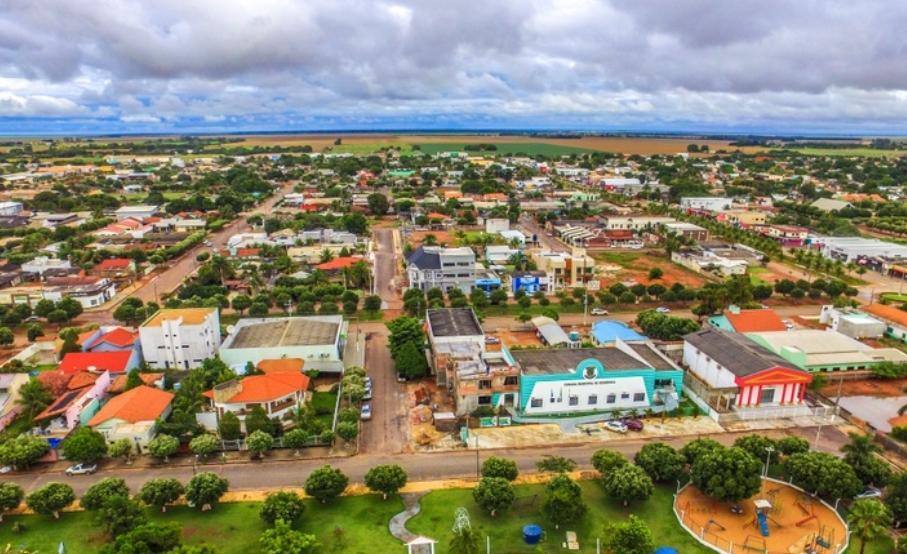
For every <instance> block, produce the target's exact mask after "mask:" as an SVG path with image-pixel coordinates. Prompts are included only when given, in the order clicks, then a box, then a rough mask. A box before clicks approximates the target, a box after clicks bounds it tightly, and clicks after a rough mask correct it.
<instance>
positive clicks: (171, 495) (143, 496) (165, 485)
mask: <svg viewBox="0 0 907 554" xmlns="http://www.w3.org/2000/svg"><path fill="white" fill-rule="evenodd" d="M185 492H186V489H185V488H184V487H183V485H182V484H181V483H180V482H179V481H177V480H176V479H167V478H158V479H151V480H149V481H146V482H145V484H144V485H142V488H141V490H139V494H138V498H139V500H141V501H142V502H144V503H145V504H147V505H149V506H154V507H155V508H160V509H161V511H162V512H166V511H167V505H168V504H173V503H174V502H176V501H177V500H179V498H180V497H181V496H182V495H183V493H185Z"/></svg>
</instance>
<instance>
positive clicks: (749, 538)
mask: <svg viewBox="0 0 907 554" xmlns="http://www.w3.org/2000/svg"><path fill="white" fill-rule="evenodd" d="M674 511H675V513H676V514H677V518H678V519H679V520H680V521H681V522H682V523H683V525H684V526H685V527H686V528H687V530H688V531H689V532H690V533H692V534H693V535H695V536H697V537H699V538H700V539H701V540H702V541H703V542H705V543H707V544H708V545H709V546H711V547H713V548H715V549H716V550H719V551H721V552H727V553H730V554H756V553H763V554H837V553H839V552H843V551H844V549H845V548H846V546H847V528H846V526H845V524H844V521H843V520H842V519H841V517H840V516H839V515H838V514H837V512H835V511H834V509H832V508H831V507H830V506H828V505H827V504H825V503H824V502H821V501H820V500H819V499H818V498H814V497H812V496H810V495H808V494H806V493H805V492H803V491H802V490H800V489H798V488H796V487H793V486H791V485H788V484H787V483H784V482H782V481H776V480H774V479H763V480H762V489H761V490H760V491H759V492H758V493H756V495H754V496H753V497H752V498H749V499H747V500H743V501H741V502H740V503H739V504H738V505H736V506H734V505H732V504H729V503H727V502H721V501H717V500H714V499H712V498H710V497H708V496H706V495H705V494H703V493H702V492H700V491H699V489H697V488H696V487H695V486H693V485H692V484H691V485H687V486H686V487H684V488H683V489H681V490H680V492H679V493H678V494H677V495H676V497H675V500H674Z"/></svg>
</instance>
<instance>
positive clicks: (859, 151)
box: [786, 148, 907, 158]
mask: <svg viewBox="0 0 907 554" xmlns="http://www.w3.org/2000/svg"><path fill="white" fill-rule="evenodd" d="M786 150H794V151H795V152H799V153H801V154H806V155H807V156H846V157H857V156H862V157H865V158H888V157H900V156H903V155H904V154H907V152H905V151H903V150H878V149H875V148H788V149H786Z"/></svg>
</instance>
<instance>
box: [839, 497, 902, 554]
mask: <svg viewBox="0 0 907 554" xmlns="http://www.w3.org/2000/svg"><path fill="white" fill-rule="evenodd" d="M891 521H892V517H891V511H890V510H889V509H888V506H886V505H884V504H882V503H881V502H879V501H878V500H875V499H863V500H857V501H856V502H854V503H853V505H852V506H851V507H850V513H849V514H847V524H848V525H849V526H850V532H851V533H853V534H854V536H856V537H858V538H859V539H860V554H863V552H864V550H866V543H867V541H871V540H873V539H875V538H877V537H879V536H880V535H882V534H883V533H885V531H886V530H887V529H888V527H890V526H891Z"/></svg>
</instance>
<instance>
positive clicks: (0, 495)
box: [0, 481, 25, 522]
mask: <svg viewBox="0 0 907 554" xmlns="http://www.w3.org/2000/svg"><path fill="white" fill-rule="evenodd" d="M24 496H25V493H24V492H23V491H22V487H20V486H19V485H17V484H15V483H11V482H9V481H6V482H3V483H0V522H2V521H3V515H4V514H5V513H6V512H9V511H10V510H15V509H16V508H18V507H19V504H21V503H22V498H23V497H24Z"/></svg>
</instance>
